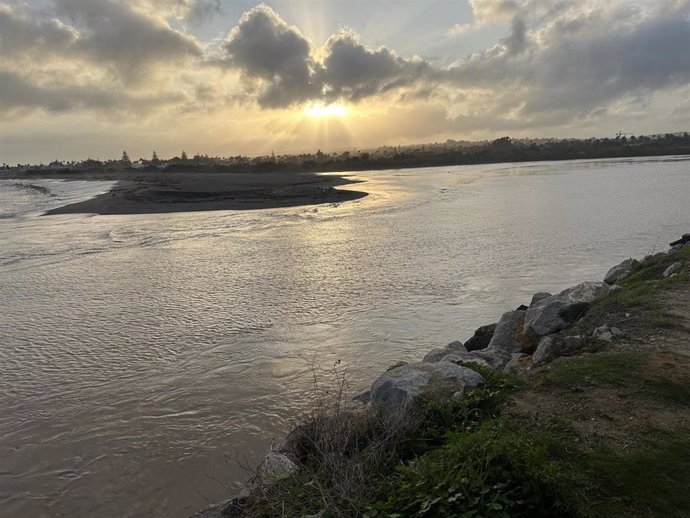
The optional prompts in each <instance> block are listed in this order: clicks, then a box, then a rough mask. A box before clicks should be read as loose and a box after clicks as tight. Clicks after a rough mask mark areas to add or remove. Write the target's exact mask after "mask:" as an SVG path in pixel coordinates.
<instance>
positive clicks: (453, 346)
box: [446, 340, 467, 353]
mask: <svg viewBox="0 0 690 518" xmlns="http://www.w3.org/2000/svg"><path fill="white" fill-rule="evenodd" d="M446 349H452V350H453V351H460V352H464V353H466V352H467V348H466V347H465V346H464V345H463V343H462V342H461V341H460V340H455V341H454V342H451V343H449V344H448V345H446Z"/></svg>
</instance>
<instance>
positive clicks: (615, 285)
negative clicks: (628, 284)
mask: <svg viewBox="0 0 690 518" xmlns="http://www.w3.org/2000/svg"><path fill="white" fill-rule="evenodd" d="M622 289H623V288H622V287H620V286H619V285H618V284H614V285H613V286H611V287H610V288H609V293H616V292H617V291H621V290H622Z"/></svg>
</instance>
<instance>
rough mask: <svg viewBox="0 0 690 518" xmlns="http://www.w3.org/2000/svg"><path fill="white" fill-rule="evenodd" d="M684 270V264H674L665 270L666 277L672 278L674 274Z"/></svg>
mask: <svg viewBox="0 0 690 518" xmlns="http://www.w3.org/2000/svg"><path fill="white" fill-rule="evenodd" d="M682 269H683V263H673V264H672V265H671V266H669V267H668V268H666V270H664V277H670V276H671V275H673V274H674V273H679V272H680V271H681V270H682Z"/></svg>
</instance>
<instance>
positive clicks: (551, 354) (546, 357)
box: [532, 335, 560, 365]
mask: <svg viewBox="0 0 690 518" xmlns="http://www.w3.org/2000/svg"><path fill="white" fill-rule="evenodd" d="M558 339H560V337H559V336H558V335H548V336H544V337H542V339H541V340H540V341H539V345H538V346H537V350H536V351H534V354H533V355H532V363H534V365H544V364H545V363H549V362H551V361H553V360H555V359H556V358H557V357H558V346H557V341H558Z"/></svg>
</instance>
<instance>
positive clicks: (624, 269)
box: [604, 259, 640, 284]
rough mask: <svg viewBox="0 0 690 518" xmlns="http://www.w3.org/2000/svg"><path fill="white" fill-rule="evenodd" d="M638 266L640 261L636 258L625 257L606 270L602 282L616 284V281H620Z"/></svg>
mask: <svg viewBox="0 0 690 518" xmlns="http://www.w3.org/2000/svg"><path fill="white" fill-rule="evenodd" d="M639 266H640V262H639V261H638V260H636V259H626V260H625V261H623V262H622V263H620V264H619V265H617V266H614V267H613V268H611V269H610V270H609V271H608V273H607V274H606V276H605V277H604V282H605V283H606V284H616V283H617V282H618V281H622V280H623V279H625V278H626V277H629V276H630V274H631V273H632V272H633V271H635V269H636V268H637V267H639Z"/></svg>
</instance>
